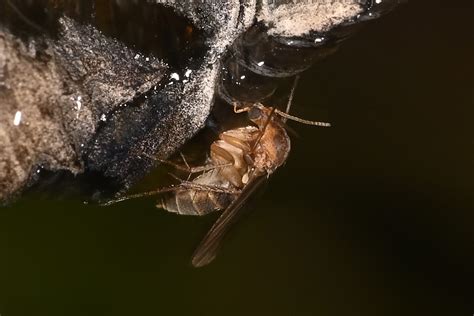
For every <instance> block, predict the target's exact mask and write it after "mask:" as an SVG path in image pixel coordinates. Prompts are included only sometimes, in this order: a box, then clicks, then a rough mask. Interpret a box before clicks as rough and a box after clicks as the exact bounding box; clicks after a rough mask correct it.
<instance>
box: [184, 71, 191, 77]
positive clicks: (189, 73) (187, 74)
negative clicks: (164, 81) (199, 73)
mask: <svg viewBox="0 0 474 316" xmlns="http://www.w3.org/2000/svg"><path fill="white" fill-rule="evenodd" d="M191 72H192V70H191V69H188V70H186V72H185V73H184V76H185V77H186V78H189V76H190V75H191Z"/></svg>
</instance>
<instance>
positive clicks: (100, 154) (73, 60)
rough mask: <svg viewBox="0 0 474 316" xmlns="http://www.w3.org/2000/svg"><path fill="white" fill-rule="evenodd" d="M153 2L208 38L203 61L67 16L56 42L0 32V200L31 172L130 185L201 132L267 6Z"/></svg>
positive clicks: (250, 0) (249, 0) (247, 0)
mask: <svg viewBox="0 0 474 316" xmlns="http://www.w3.org/2000/svg"><path fill="white" fill-rule="evenodd" d="M150 2H156V3H161V4H164V5H166V6H168V7H171V8H173V10H175V11H176V12H177V14H180V15H184V16H186V17H187V18H189V19H190V20H191V21H193V22H194V24H195V26H196V27H197V28H198V29H200V30H202V31H203V32H204V33H205V37H206V44H207V51H206V52H205V53H204V54H203V57H202V58H201V59H200V60H194V61H193V62H192V63H189V65H188V66H186V67H185V68H184V69H178V70H172V71H171V70H169V69H168V66H167V65H165V64H163V63H160V61H158V60H154V59H153V58H151V57H150V58H146V56H142V55H140V54H137V52H135V51H133V49H130V48H128V47H125V46H124V45H123V44H121V43H119V42H117V41H116V40H112V39H110V38H107V37H105V36H103V35H102V34H101V33H100V32H98V31H96V30H95V29H94V28H92V27H88V26H81V25H79V24H77V23H76V22H74V21H72V20H70V19H67V18H62V19H61V20H60V32H59V35H58V36H57V37H56V38H49V37H35V38H34V39H30V40H19V39H18V38H17V37H15V36H13V35H12V34H11V33H10V32H9V30H8V29H6V28H2V26H0V200H5V199H6V198H8V197H11V196H12V194H14V193H18V192H20V191H21V190H22V189H24V188H25V186H27V185H28V184H31V183H33V182H34V180H35V178H36V170H37V169H38V167H42V168H44V169H48V170H52V171H55V170H68V171H70V172H72V173H74V174H77V173H81V172H83V171H84V170H86V169H87V170H91V171H97V172H99V173H100V174H103V175H105V176H107V177H110V178H113V179H115V180H116V181H117V182H118V183H119V184H120V185H121V186H122V188H125V189H126V188H128V187H129V186H130V185H131V184H133V183H134V182H135V181H136V180H138V179H140V178H141V177H142V176H144V175H145V174H146V173H147V172H148V171H149V170H150V169H151V168H152V167H153V166H154V165H155V164H156V161H154V160H153V159H150V158H149V156H150V155H155V156H158V157H160V158H166V157H168V156H169V155H170V154H172V153H173V152H175V151H176V150H177V149H178V148H179V147H180V146H181V145H183V144H184V142H185V141H187V140H189V139H190V138H191V137H192V136H193V135H195V134H196V133H197V132H198V131H199V130H200V129H201V128H202V127H203V126H204V123H205V120H206V118H207V116H208V115H209V112H210V110H211V107H212V105H213V100H214V91H215V87H216V83H217V80H218V79H219V75H220V69H221V64H220V60H221V58H222V56H223V55H224V53H225V52H226V50H227V47H229V46H230V45H231V44H232V43H233V42H234V40H235V39H236V38H237V37H238V36H239V35H240V34H242V33H243V32H244V31H245V30H246V29H247V28H248V27H250V26H251V25H252V24H253V23H254V21H255V20H256V19H255V17H256V16H258V15H259V14H261V13H262V11H261V10H262V8H270V9H271V8H272V6H271V2H273V1H263V2H260V1H256V0H240V1H239V0H223V1H189V2H184V1H173V0H150ZM280 2H281V1H280ZM303 2H304V1H303ZM323 2H324V3H326V4H331V3H335V4H337V8H338V12H341V10H342V9H341V8H343V7H342V6H341V3H345V1H343V0H340V1H336V0H332V1H326V0H325V1H323ZM395 2H398V1H397V0H387V1H384V2H383V5H385V4H386V3H395ZM281 3H283V4H286V3H287V2H286V1H284V2H281ZM296 3H298V4H301V3H302V1H296ZM362 3H365V1H362ZM308 4H309V2H308ZM349 4H350V6H351V7H353V5H354V1H349ZM342 11H344V10H342ZM317 12H318V14H323V15H324V14H325V13H324V12H325V11H322V10H318V11H317ZM327 12H332V11H331V10H329V11H327ZM350 12H355V11H350ZM357 12H358V11H357ZM283 16H284V15H283ZM292 18H293V19H294V16H292ZM320 18H321V17H320ZM345 18H346V16H344V17H343V18H340V19H339V17H338V19H337V21H343V20H345ZM347 18H348V19H349V18H350V15H348V16H347ZM334 21H336V20H334V19H332V20H331V23H332V24H331V27H336V26H337V25H336V24H337V23H335V22H334ZM265 22H266V23H268V25H269V26H272V27H275V26H278V25H276V24H275V23H286V22H287V21H285V20H284V19H283V20H282V19H281V18H280V16H279V19H278V20H275V21H269V20H268V18H267V19H266V20H265ZM286 26H288V25H286ZM286 26H285V27H286ZM325 27H326V28H325V29H324V31H327V26H325ZM277 29H278V28H277ZM309 31H316V32H317V31H321V30H314V29H311V30H308V32H309ZM171 72H174V73H171ZM17 112H21V122H20V123H19V125H18V126H16V125H14V124H13V122H14V117H15V114H16V113H17Z"/></svg>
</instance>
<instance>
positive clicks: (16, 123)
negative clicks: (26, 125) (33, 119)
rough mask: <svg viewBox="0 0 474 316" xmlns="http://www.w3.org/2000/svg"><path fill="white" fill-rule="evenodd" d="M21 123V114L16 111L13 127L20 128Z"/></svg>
mask: <svg viewBox="0 0 474 316" xmlns="http://www.w3.org/2000/svg"><path fill="white" fill-rule="evenodd" d="M20 122H21V112H20V111H16V113H15V117H14V118H13V125H15V126H18V125H20Z"/></svg>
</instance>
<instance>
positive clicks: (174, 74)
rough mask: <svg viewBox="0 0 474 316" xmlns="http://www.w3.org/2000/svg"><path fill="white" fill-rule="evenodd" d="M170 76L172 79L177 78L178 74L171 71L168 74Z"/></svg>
mask: <svg viewBox="0 0 474 316" xmlns="http://www.w3.org/2000/svg"><path fill="white" fill-rule="evenodd" d="M170 78H171V79H174V80H179V75H178V74H177V73H176V72H173V73H172V74H171V75H170Z"/></svg>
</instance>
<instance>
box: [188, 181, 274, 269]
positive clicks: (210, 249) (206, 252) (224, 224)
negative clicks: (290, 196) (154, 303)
mask: <svg viewBox="0 0 474 316" xmlns="http://www.w3.org/2000/svg"><path fill="white" fill-rule="evenodd" d="M266 178H267V177H265V176H259V177H256V178H254V179H253V180H251V181H250V182H249V183H248V184H247V185H246V186H245V188H244V189H243V190H242V193H241V194H240V195H239V197H237V198H236V199H235V200H234V201H233V202H232V203H231V204H230V205H229V206H228V207H227V208H226V209H225V210H224V212H223V213H222V215H221V216H220V217H219V218H218V219H217V221H216V222H215V223H214V225H212V227H211V229H210V230H209V231H208V232H207V234H206V236H204V238H203V240H202V241H201V243H200V244H199V245H198V247H197V248H196V251H195V252H194V254H193V257H192V260H191V263H192V265H193V266H194V267H197V268H198V267H202V266H205V265H207V264H209V263H210V262H211V261H212V260H214V258H215V257H216V254H217V252H218V250H219V248H220V246H221V244H222V241H223V239H224V237H225V236H226V234H227V232H228V231H229V230H230V229H231V228H232V226H233V224H235V222H236V221H237V219H238V217H239V215H240V214H241V210H242V206H244V204H245V202H246V201H247V200H248V199H249V197H251V196H252V194H253V193H254V192H255V190H256V189H257V188H258V187H260V185H261V184H262V183H264V182H265V180H266Z"/></svg>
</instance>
